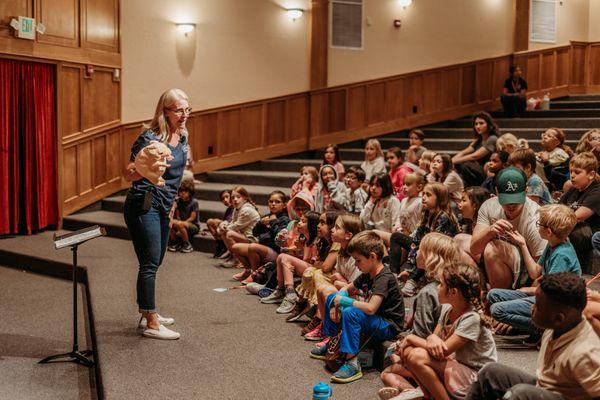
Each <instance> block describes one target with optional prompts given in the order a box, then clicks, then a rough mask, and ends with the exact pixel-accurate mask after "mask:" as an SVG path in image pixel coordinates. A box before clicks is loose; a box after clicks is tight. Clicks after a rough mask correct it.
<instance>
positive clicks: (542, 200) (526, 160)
mask: <svg viewBox="0 0 600 400" xmlns="http://www.w3.org/2000/svg"><path fill="white" fill-rule="evenodd" d="M508 163H509V164H510V165H511V166H513V167H515V168H518V169H520V170H521V171H523V172H525V175H526V176H527V192H526V193H527V197H529V198H530V199H531V200H533V201H535V202H536V203H538V204H539V205H544V204H549V203H551V202H552V196H551V195H550V191H549V190H548V187H547V186H546V184H545V183H544V181H542V178H540V177H539V176H538V175H537V174H536V173H535V165H536V160H535V153H534V152H533V150H531V149H518V150H515V151H514V152H513V153H512V154H511V155H510V156H509V157H508Z"/></svg>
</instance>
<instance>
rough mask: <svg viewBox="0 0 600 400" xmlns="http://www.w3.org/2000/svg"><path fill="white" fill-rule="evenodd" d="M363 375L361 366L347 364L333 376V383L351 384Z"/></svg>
mask: <svg viewBox="0 0 600 400" xmlns="http://www.w3.org/2000/svg"><path fill="white" fill-rule="evenodd" d="M362 376H363V374H362V371H361V370H360V364H358V363H356V364H354V365H353V364H351V363H349V362H347V361H346V362H345V363H344V365H342V367H341V368H340V369H339V370H338V371H337V372H336V373H335V374H333V375H332V376H331V382H336V383H350V382H354V381H356V380H358V379H360V378H362Z"/></svg>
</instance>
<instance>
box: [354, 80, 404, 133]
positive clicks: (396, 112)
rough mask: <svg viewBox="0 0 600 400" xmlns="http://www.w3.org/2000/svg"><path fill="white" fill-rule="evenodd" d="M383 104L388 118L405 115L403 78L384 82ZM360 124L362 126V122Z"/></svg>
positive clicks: (397, 117) (392, 118)
mask: <svg viewBox="0 0 600 400" xmlns="http://www.w3.org/2000/svg"><path fill="white" fill-rule="evenodd" d="M356 89H358V88H356ZM385 104H386V108H387V119H388V120H394V119H399V118H402V117H403V116H404V115H405V114H404V111H405V110H404V79H391V80H389V81H387V82H386V83H385ZM350 112H352V110H351V111H350ZM363 121H364V120H363ZM361 126H364V122H363V125H361Z"/></svg>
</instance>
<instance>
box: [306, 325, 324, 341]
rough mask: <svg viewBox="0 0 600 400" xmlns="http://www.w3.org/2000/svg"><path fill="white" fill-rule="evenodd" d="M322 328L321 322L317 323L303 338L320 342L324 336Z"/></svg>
mask: <svg viewBox="0 0 600 400" xmlns="http://www.w3.org/2000/svg"><path fill="white" fill-rule="evenodd" d="M322 329H323V324H319V326H317V327H316V328H315V329H313V330H312V331H310V332H308V333H307V334H306V335H304V340H310V341H311V342H320V341H321V340H323V339H324V337H325V336H323V330H322Z"/></svg>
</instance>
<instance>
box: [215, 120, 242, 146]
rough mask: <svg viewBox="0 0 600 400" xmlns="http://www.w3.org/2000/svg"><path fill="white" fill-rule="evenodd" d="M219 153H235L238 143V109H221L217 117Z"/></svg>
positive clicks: (239, 144)
mask: <svg viewBox="0 0 600 400" xmlns="http://www.w3.org/2000/svg"><path fill="white" fill-rule="evenodd" d="M217 123H218V132H219V155H221V156H222V155H226V154H232V153H237V152H239V151H241V150H242V148H241V143H240V110H239V109H234V110H228V111H221V112H220V113H219V118H218V121H217Z"/></svg>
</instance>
